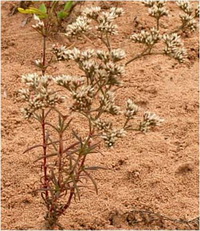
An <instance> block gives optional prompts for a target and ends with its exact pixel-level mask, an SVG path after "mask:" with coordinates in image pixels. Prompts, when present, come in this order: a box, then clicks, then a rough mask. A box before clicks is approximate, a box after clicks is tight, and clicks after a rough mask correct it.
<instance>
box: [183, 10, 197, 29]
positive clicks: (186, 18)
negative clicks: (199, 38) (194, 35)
mask: <svg viewBox="0 0 200 231" xmlns="http://www.w3.org/2000/svg"><path fill="white" fill-rule="evenodd" d="M180 18H181V21H182V27H183V28H187V29H189V30H190V31H195V30H196V29H197V23H196V20H195V19H194V17H193V16H192V15H189V14H185V15H180Z"/></svg>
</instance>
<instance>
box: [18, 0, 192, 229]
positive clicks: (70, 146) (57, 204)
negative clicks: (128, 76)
mask: <svg viewBox="0 0 200 231" xmlns="http://www.w3.org/2000/svg"><path fill="white" fill-rule="evenodd" d="M145 5H146V6H148V7H150V10H149V14H150V16H152V17H155V18H156V22H157V27H156V28H152V29H151V30H150V31H142V32H141V33H139V34H133V35H131V36H130V40H131V41H133V42H136V43H142V44H144V45H145V47H146V48H145V50H144V52H143V53H142V54H140V55H138V56H136V57H134V58H131V59H130V60H126V52H125V51H124V50H123V49H121V48H114V47H113V45H112V36H114V35H116V34H117V33H118V26H117V24H115V19H117V18H119V17H121V16H122V15H123V13H124V12H123V9H122V8H115V7H112V8H110V9H109V10H108V11H102V9H101V8H100V7H90V8H86V9H85V10H84V11H83V12H82V13H81V14H80V15H79V16H78V17H77V19H76V20H75V21H74V22H72V23H71V24H69V25H68V26H67V28H66V36H67V37H68V38H69V39H70V41H72V40H76V39H77V38H80V37H81V38H83V39H87V40H89V41H90V39H89V38H88V34H89V33H93V34H94V35H95V36H96V37H97V38H98V39H100V41H101V42H102V44H103V45H104V49H96V48H91V49H86V50H84V49H80V48H78V47H74V48H71V49H69V48H68V47H66V46H58V45H54V46H53V47H52V52H53V54H54V55H55V57H56V60H57V61H65V62H69V63H70V64H71V63H72V62H73V63H75V64H76V65H77V66H78V68H79V72H78V73H80V72H81V75H80V74H78V73H77V74H74V75H73V76H72V75H69V74H63V75H58V76H51V75H47V74H46V69H47V68H48V66H49V64H50V62H51V60H50V61H47V59H46V38H47V36H48V34H49V33H48V30H49V27H47V26H46V24H45V23H43V21H42V19H41V18H39V17H37V16H35V20H36V21H37V24H36V25H34V28H35V29H36V30H37V31H38V32H39V33H40V34H41V35H42V37H43V41H44V43H43V58H42V60H36V62H35V64H36V66H37V67H39V68H40V70H41V74H38V73H34V74H27V75H23V76H22V82H23V83H24V84H25V85H26V88H23V89H21V90H20V91H19V93H20V96H21V100H22V101H23V102H25V103H26V104H25V107H24V108H23V113H24V115H25V118H27V119H35V120H37V121H38V122H39V124H40V126H41V129H42V144H39V145H35V146H33V147H30V148H29V149H27V150H26V151H31V150H32V149H34V148H42V150H43V154H42V156H39V157H38V159H37V160H36V161H40V162H41V166H42V169H43V176H42V177H41V180H40V182H41V186H40V187H39V191H40V192H41V197H42V199H43V201H44V204H45V205H46V208H47V212H46V216H45V220H46V221H47V228H54V226H55V225H57V226H59V227H60V228H62V226H61V225H60V224H59V222H58V219H59V217H60V216H61V215H63V214H64V213H65V211H66V210H67V209H68V208H69V206H70V204H71V202H72V199H76V198H80V188H81V187H87V186H88V184H84V180H85V179H90V180H91V181H92V183H93V184H94V187H95V190H96V192H97V191H98V188H97V185H96V182H95V180H94V179H93V177H92V174H91V171H92V170H98V169H104V167H99V166H88V165H87V161H86V160H87V156H88V155H89V154H91V153H97V152H100V142H101V140H103V141H104V143H105V145H106V146H107V147H113V146H114V145H115V143H116V142H117V140H118V139H121V138H123V137H124V136H125V135H126V134H127V132H129V131H130V130H134V131H141V132H147V131H148V130H150V129H151V128H153V127H155V126H157V125H160V124H161V123H162V122H163V119H161V118H160V117H159V116H157V115H156V114H154V113H152V112H144V113H143V116H142V118H141V119H139V117H138V116H139V108H138V106H137V105H136V104H135V103H134V102H133V101H132V100H131V99H128V100H127V102H126V105H125V106H124V107H120V105H118V104H117V103H116V91H117V90H118V89H119V88H120V87H121V86H122V84H123V81H122V80H123V75H124V73H125V70H126V66H127V65H128V64H130V63H131V62H133V61H134V60H135V59H137V58H140V57H142V56H145V55H150V54H151V55H152V54H156V53H155V52H152V49H153V48H154V45H155V44H157V43H158V42H160V41H161V40H163V41H164V44H165V48H164V51H163V52H162V54H166V55H169V56H171V57H173V58H175V59H177V60H178V61H180V62H182V61H184V58H185V50H183V48H182V42H181V40H180V35H178V34H177V33H171V34H163V35H161V34H160V32H159V21H160V19H161V18H162V17H164V16H166V15H168V10H166V9H165V6H164V3H163V2H161V1H155V2H153V1H146V2H145ZM180 7H181V9H183V11H184V12H185V13H186V14H190V15H191V10H190V8H189V7H188V5H187V6H183V5H180ZM189 28H191V26H189ZM60 89H61V90H60ZM64 92H66V93H64ZM63 95H64V96H63ZM66 96H67V97H66ZM63 109H65V110H64V112H63ZM76 116H78V118H81V117H82V118H84V119H85V123H87V124H88V125H87V132H83V131H82V132H81V131H79V132H78V127H77V123H76V122H74V120H75V117H76ZM116 117H120V119H121V125H119V124H117V123H116V120H115V118H116ZM52 118H57V122H55V121H54V120H52ZM133 120H135V121H136V124H135V125H134V126H133V122H132V121H133ZM72 124H73V126H72ZM79 130H80V129H79ZM52 137H53V138H52ZM56 137H57V138H56ZM69 137H71V138H70V139H69Z"/></svg>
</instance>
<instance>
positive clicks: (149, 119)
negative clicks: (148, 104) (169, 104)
mask: <svg viewBox="0 0 200 231" xmlns="http://www.w3.org/2000/svg"><path fill="white" fill-rule="evenodd" d="M163 122H164V119H161V118H160V117H159V116H157V115H156V114H155V113H152V112H145V114H144V116H143V121H142V122H141V123H140V130H141V131H142V132H146V131H148V130H149V129H150V128H151V127H155V126H159V125H160V124H161V123H163Z"/></svg>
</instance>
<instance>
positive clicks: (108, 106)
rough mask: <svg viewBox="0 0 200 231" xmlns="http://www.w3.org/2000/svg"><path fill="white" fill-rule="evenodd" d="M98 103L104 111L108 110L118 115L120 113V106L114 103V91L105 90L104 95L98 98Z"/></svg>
mask: <svg viewBox="0 0 200 231" xmlns="http://www.w3.org/2000/svg"><path fill="white" fill-rule="evenodd" d="M100 105H101V106H102V110H103V111H104V112H108V113H110V114H112V115H118V114H120V113H121V111H120V107H118V106H116V105H115V96H114V92H111V91H107V93H106V94H105V95H104V96H101V98H100Z"/></svg>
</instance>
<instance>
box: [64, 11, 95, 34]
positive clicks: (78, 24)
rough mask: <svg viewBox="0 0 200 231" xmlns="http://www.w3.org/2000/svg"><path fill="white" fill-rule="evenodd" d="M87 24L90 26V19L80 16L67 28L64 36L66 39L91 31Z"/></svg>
mask: <svg viewBox="0 0 200 231" xmlns="http://www.w3.org/2000/svg"><path fill="white" fill-rule="evenodd" d="M89 24H90V19H89V18H88V17H86V16H82V15H81V16H79V17H77V19H76V21H75V22H73V23H72V24H70V25H68V26H67V28H66V34H65V35H66V36H67V37H73V36H78V35H81V34H83V33H85V32H87V31H89V30H90V29H91V28H90V26H89Z"/></svg>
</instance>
